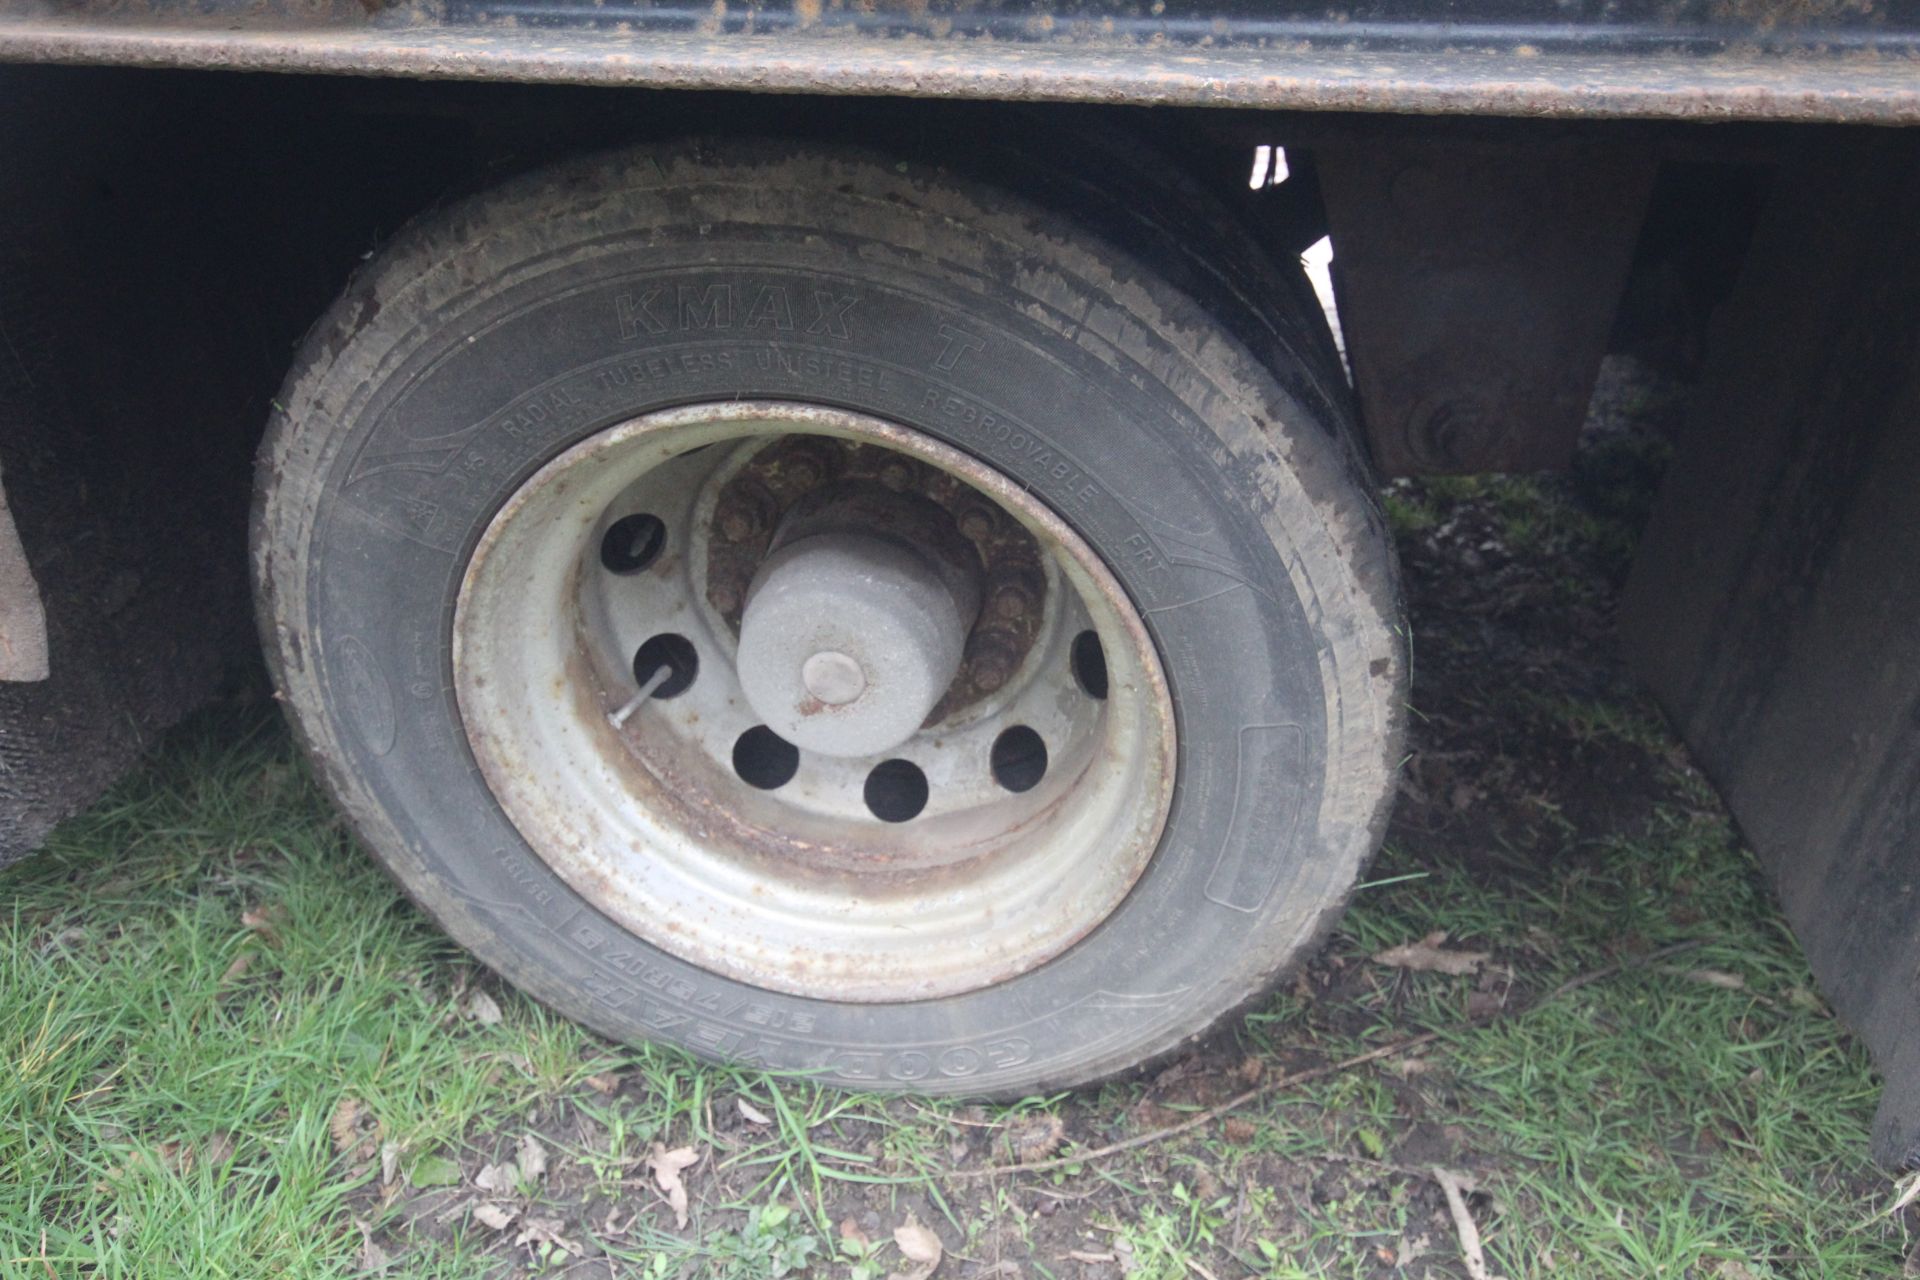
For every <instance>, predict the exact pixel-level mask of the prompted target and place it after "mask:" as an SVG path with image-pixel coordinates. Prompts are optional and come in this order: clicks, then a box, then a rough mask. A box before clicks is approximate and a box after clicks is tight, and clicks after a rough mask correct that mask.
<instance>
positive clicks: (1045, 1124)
mask: <svg viewBox="0 0 1920 1280" xmlns="http://www.w3.org/2000/svg"><path fill="white" fill-rule="evenodd" d="M1066 1137H1067V1126H1066V1122H1065V1121H1063V1120H1061V1119H1060V1117H1059V1116H1054V1115H1047V1116H1036V1117H1034V1119H1032V1120H1031V1121H1029V1122H1027V1123H1026V1124H1023V1125H1021V1126H1020V1127H1019V1128H1018V1129H1015V1130H1014V1131H1013V1134H1012V1137H1011V1141H1012V1143H1013V1158H1014V1159H1015V1160H1016V1161H1017V1162H1019V1163H1020V1164H1033V1163H1034V1162H1035V1161H1038V1160H1045V1159H1046V1158H1047V1157H1048V1156H1051V1155H1052V1154H1053V1153H1054V1152H1056V1151H1058V1150H1059V1149H1060V1144H1061V1143H1063V1142H1065V1141H1066Z"/></svg>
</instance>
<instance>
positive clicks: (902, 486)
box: [879, 458, 913, 493]
mask: <svg viewBox="0 0 1920 1280" xmlns="http://www.w3.org/2000/svg"><path fill="white" fill-rule="evenodd" d="M879 479H880V483H881V484H883V485H885V486H886V487H887V488H889V489H891V490H893V491H894V492H895V493H905V492H906V491H907V489H908V487H909V486H911V485H912V484H913V466H912V464H911V463H908V462H903V461H901V460H899V459H897V458H896V459H894V460H893V461H891V462H886V463H882V464H881V467H880V475H879Z"/></svg>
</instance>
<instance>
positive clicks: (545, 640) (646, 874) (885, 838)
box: [452, 402, 1176, 1002]
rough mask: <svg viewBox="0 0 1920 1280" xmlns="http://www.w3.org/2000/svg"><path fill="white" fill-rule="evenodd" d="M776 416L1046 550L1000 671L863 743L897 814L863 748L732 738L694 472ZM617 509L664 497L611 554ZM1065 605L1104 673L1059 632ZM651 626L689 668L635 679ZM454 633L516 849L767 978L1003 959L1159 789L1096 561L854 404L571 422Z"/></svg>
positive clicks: (458, 686)
mask: <svg viewBox="0 0 1920 1280" xmlns="http://www.w3.org/2000/svg"><path fill="white" fill-rule="evenodd" d="M801 436H805V437H820V438H823V439H824V440H825V441H827V442H829V444H830V446H831V447H832V448H836V449H861V448H864V449H868V450H871V449H874V448H882V449H885V450H888V451H891V452H892V453H895V454H898V455H901V456H903V457H905V458H907V459H910V460H912V461H913V462H914V463H916V464H918V465H920V466H922V467H925V468H930V469H932V470H931V471H930V472H928V473H926V474H929V475H935V477H936V478H935V483H938V484H940V485H944V486H946V487H947V489H948V490H949V491H951V490H952V488H953V480H955V479H957V480H958V481H960V482H962V483H963V484H964V485H965V486H967V487H968V488H969V490H970V491H972V492H973V493H977V494H978V495H984V496H985V497H986V498H987V499H989V500H991V502H992V503H993V504H994V506H995V508H996V509H997V513H998V515H999V516H1000V517H1002V518H1005V519H1010V520H1012V521H1014V522H1017V524H1018V525H1019V526H1020V527H1021V528H1023V529H1024V530H1025V531H1026V533H1027V534H1029V535H1031V537H1032V539H1033V541H1034V543H1035V544H1037V546H1038V547H1039V548H1040V550H1041V552H1042V554H1043V556H1044V559H1045V562H1046V564H1045V578H1046V588H1045V609H1046V617H1045V618H1044V619H1043V620H1042V621H1040V622H1039V624H1038V626H1037V630H1036V631H1035V632H1034V636H1033V639H1032V642H1031V648H1030V649H1028V650H1027V652H1026V653H1025V655H1024V658H1023V659H1022V660H1021V661H1020V663H1019V665H1018V667H1017V669H1016V670H1015V671H1014V673H1013V675H1012V677H1011V678H1010V679H1008V680H1007V681H1006V682H1005V683H1004V685H1002V686H1001V687H1000V688H999V689H997V690H995V691H994V692H992V693H989V694H987V695H985V696H983V697H981V698H980V700H979V701H978V702H977V704H975V705H973V706H970V707H968V708H966V709H963V710H961V711H958V712H956V713H953V714H950V715H947V716H945V717H944V718H942V719H941V720H939V721H938V722H937V723H934V724H932V725H929V726H927V727H923V728H921V729H920V730H919V731H918V732H917V733H916V734H915V735H914V736H913V737H912V738H911V739H909V740H908V741H907V742H906V743H904V744H902V745H901V746H899V747H897V748H895V749H893V750H891V751H889V752H886V753H884V755H885V758H886V760H889V761H893V760H905V761H908V762H909V764H910V766H911V767H912V768H914V769H917V770H919V772H920V774H921V776H922V777H923V778H924V780H925V782H926V792H927V798H926V801H925V807H924V809H923V810H921V811H920V812H919V813H918V814H916V815H915V816H913V817H912V818H911V820H907V821H899V822H889V821H883V820H881V818H880V817H878V816H876V814H877V813H878V812H879V811H878V810H875V809H871V808H869V807H867V802H866V798H867V796H868V795H871V794H873V792H872V791H871V790H870V787H869V784H868V783H867V782H866V781H864V780H865V779H867V778H869V777H871V775H872V774H873V772H874V770H875V769H876V767H877V766H879V765H881V764H882V760H881V759H880V758H873V759H851V760H849V759H836V758H830V757H824V756H816V755H814V754H813V753H801V755H800V759H799V762H798V767H797V770H796V771H795V772H794V773H793V774H792V775H791V777H790V779H789V780H788V781H786V782H785V783H783V784H782V785H780V786H778V787H775V788H772V789H763V787H762V786H760V785H755V784H750V783H749V782H747V781H746V780H745V779H744V776H743V774H742V773H741V772H740V771H739V770H737V769H736V767H735V761H736V760H738V759H739V757H738V756H737V755H736V754H735V748H736V747H737V746H738V744H739V743H740V742H741V740H742V735H744V734H746V733H748V731H749V730H752V729H754V727H755V726H756V725H759V724H760V718H759V717H758V716H757V715H756V713H755V712H754V710H753V708H752V707H751V706H750V705H749V704H748V702H747V700H746V698H745V697H744V695H743V692H742V689H741V686H740V683H739V679H738V677H737V676H736V675H735V674H734V670H733V658H734V654H735V648H736V636H735V635H734V633H733V631H732V630H731V629H730V627H729V625H728V623H727V622H726V620H725V618H724V617H723V616H722V615H721V614H720V613H719V612H718V610H717V609H716V607H715V606H714V605H713V604H712V603H711V601H710V599H709V597H710V596H711V595H712V594H714V593H713V592H711V591H710V590H709V586H710V584H709V583H708V582H707V579H706V575H707V567H708V562H709V559H710V557H711V555H712V550H711V546H710V540H711V539H712V538H714V537H717V536H719V535H717V534H716V533H715V532H714V526H713V520H714V508H715V504H716V501H717V500H718V499H717V498H716V495H717V494H718V493H719V492H721V486H722V485H723V484H724V482H725V481H726V479H727V478H728V477H729V476H731V475H733V474H735V473H736V472H737V471H738V469H739V468H741V467H743V466H747V465H751V464H754V460H755V459H757V458H763V457H765V456H767V455H766V454H764V453H762V452H761V451H762V450H763V449H765V448H767V447H768V446H770V445H772V444H774V443H775V442H777V441H781V440H785V439H791V438H793V437H801ZM857 456H863V457H864V456H870V455H869V454H859V455H857ZM640 515H646V516H651V517H654V518H656V519H657V520H659V521H660V522H661V525H662V526H663V529H664V541H663V543H662V544H661V546H660V549H659V551H658V552H657V555H656V558H654V559H652V560H651V561H650V562H649V563H648V564H647V565H646V567H645V568H644V569H643V570H642V571H639V572H637V573H632V574H616V573H613V572H611V571H609V570H608V568H607V563H608V562H606V561H604V560H603V559H602V555H601V547H602V544H603V543H604V542H606V541H607V539H608V537H609V532H608V531H609V530H610V529H612V527H613V526H614V525H615V524H616V523H617V522H619V521H622V520H623V519H626V518H627V517H631V516H640ZM634 523H635V522H633V521H629V522H628V525H623V526H622V529H623V530H624V529H625V528H627V527H629V526H631V525H633V524H634ZM982 554H985V553H984V552H983V553H982ZM1088 632H1091V633H1092V634H1093V635H1095V636H1097V637H1098V651H1099V654H1100V655H1101V656H1102V657H1103V658H1104V669H1105V690H1104V693H1105V696H1104V697H1103V698H1102V697H1095V696H1093V693H1092V692H1090V689H1092V687H1093V684H1092V682H1090V681H1089V680H1088V679H1087V670H1086V666H1085V664H1084V663H1081V662H1080V661H1078V658H1077V655H1078V654H1080V652H1081V650H1080V649H1077V648H1076V645H1078V646H1081V647H1084V645H1085V640H1084V637H1085V634H1086V633H1088ZM660 635H673V636H679V637H682V638H683V639H684V640H685V641H687V642H689V643H690V645H691V648H692V649H693V651H694V653H695V656H696V658H697V662H698V667H697V671H696V672H695V673H694V674H693V676H692V679H691V683H690V684H688V685H687V686H686V687H685V688H684V689H683V690H680V691H679V692H677V693H676V694H674V695H673V696H671V697H664V698H663V697H653V698H647V699H645V700H642V701H640V702H638V703H637V704H636V702H635V696H636V694H637V693H639V692H640V689H639V687H638V683H637V681H636V678H635V675H634V668H633V665H632V663H633V658H632V657H631V655H633V654H635V652H636V651H637V649H638V648H639V646H641V645H643V644H645V643H646V642H647V641H648V640H650V639H652V638H653V637H655V636H660ZM452 643H453V666H454V679H455V690H456V695H457V698H458V703H459V708H460V714H461V719H462V723H463V727H464V729H465V732H466V736H467V740H468V743H469V745H470V746H471V748H472V751H473V754H474V757H475V760H476V761H477V763H478V765H479V767H480V770H481V772H482V774H483V776H484V777H485V779H486V781H487V784H488V786H489V788H490V789H491V791H492V793H493V795H494V797H495V798H496V799H497V800H498V802H499V803H500V805H501V807H502V809H503V810H504V811H505V813H506V814H507V816H508V818H509V819H510V820H511V821H512V823H513V825H514V826H515V828H516V829H517V830H518V831H519V833H520V835H521V836H522V837H523V838H524V839H525V840H526V842H527V844H528V845H529V846H530V848H531V849H532V850H533V852H534V853H535V854H536V855H537V856H539V857H540V858H541V859H542V860H543V861H545V862H546V863H547V864H548V865H549V866H551V867H552V868H553V869H554V871H555V872H556V873H557V874H558V875H560V877H561V878H562V879H563V880H565V881H566V882H567V883H568V884H569V885H570V886H571V887H572V888H574V889H575V890H576V891H577V892H579V893H580V894H581V895H582V896H583V897H585V898H586V899H587V900H588V901H589V902H590V903H591V904H592V905H593V906H594V907H596V908H597V909H598V910H600V911H602V912H603V913H605V914H606V915H607V916H609V917H610V918H611V919H613V920H614V921H616V922H617V923H619V924H620V925H622V926H624V927H625V928H626V929H628V930H630V931H631V932H632V933H634V934H636V935H638V936H639V937H641V938H643V939H645V940H646V941H647V942H649V943H651V944H652V945H653V946H656V947H658V948H660V949H661V950H663V951H665V952H667V953H669V954H671V955H674V956H677V957H679V958H681V959H683V960H686V961H688V962H690V963H693V964H696V965H698V966H700V967H702V968H704V969H707V970H710V971H712V972H715V973H719V974H723V975H725V976H728V977H731V978H735V979H738V980H740V981H743V982H747V983H750V984H752V985H755V986H759V987H763V988H766V989H769V990H775V991H783V992H787V993H790V994H794V995H800V996H809V997H815V998H828V999H834V1000H840V1001H863V1002H882V1001H901V1000H914V999H926V998H931V997H937V996H946V995H955V994H960V993H963V992H967V991H973V990H978V989H981V988H983V987H987V986H991V985H994V984H996V983H999V982H1003V981H1006V980H1007V979H1009V978H1012V977H1015V976H1017V975H1019V974H1021V973H1025V972H1028V971H1030V970H1032V969H1034V968H1036V967H1038V966H1039V965H1041V964H1043V963H1045V962H1046V961H1047V960H1049V959H1051V958H1053V957H1054V956H1057V955H1059V954H1060V953H1061V952H1063V951H1065V950H1066V949H1067V948H1069V947H1071V946H1072V945H1073V944H1074V943H1075V942H1077V941H1079V940H1080V939H1081V938H1083V937H1085V936H1086V935H1087V934H1088V933H1090V932H1091V931H1092V930H1093V929H1094V928H1095V927H1097V926H1098V925H1099V924H1100V923H1101V922H1102V921H1103V920H1105V919H1106V918H1107V917H1108V916H1109V915H1110V914H1111V913H1112V912H1113V910H1114V909H1115V908H1116V907H1117V906H1118V905H1119V904H1120V902H1121V901H1122V900H1123V899H1124V898H1125V897H1126V895H1127V893H1128V891H1129V890H1130V889H1131V888H1132V886H1133V884H1134V883H1135V881H1136V880H1137V879H1138V878H1139V876H1140V875H1141V873H1142V872H1143V871H1144V870H1145V868H1146V866H1147V863H1148V861H1149V859H1150V858H1151V857H1152V856H1153V852H1154V849H1155V847H1156V846H1157V844H1158V842H1159V839H1160V835H1161V832H1162V830H1163V828H1164V826H1165V823H1166V817H1167V812H1168V808H1169V806H1170V803H1171V797H1172V790H1173V781H1174V772H1175V759H1176V756H1175V749H1174V748H1175V744H1174V716H1173V707H1172V702H1171V699H1170V697H1169V695H1168V691H1167V685H1166V680H1165V677H1164V674H1163V672H1162V670H1161V667H1160V663H1159V660H1158V657H1157V655H1156V653H1155V651H1154V647H1153V644H1152V642H1151V640H1150V638H1149V637H1148V634H1147V632H1146V629H1145V627H1144V625H1143V624H1142V622H1141V619H1140V617H1139V615H1138V613H1137V612H1136V611H1135V610H1134V608H1133V607H1132V605H1131V603H1130V602H1129V601H1128V599H1127V597H1126V595H1125V593H1124V591H1123V590H1122V589H1121V587H1120V584H1119V582H1118V581H1117V580H1116V579H1115V578H1114V576H1113V574H1112V573H1111V572H1110V571H1109V570H1108V569H1107V567H1106V566H1105V565H1104V564H1103V563H1102V562H1101V560H1100V558H1099V557H1098V556H1097V555H1096V554H1095V553H1094V552H1093V550H1092V549H1091V548H1090V547H1089V546H1088V545H1087V544H1086V543H1085V542H1084V541H1083V540H1082V539H1081V538H1080V537H1079V536H1078V535H1077V534H1076V533H1075V532H1073V530H1072V529H1070V528H1069V527H1068V526H1067V525H1066V524H1065V523H1064V522H1063V521H1061V520H1060V519H1059V518H1058V517H1057V516H1056V515H1054V514H1053V513H1052V512H1051V511H1050V510H1049V509H1048V508H1046V507H1045V506H1043V505H1042V504H1041V503H1039V502H1038V501H1037V500H1036V499H1035V498H1034V497H1033V496H1032V495H1031V494H1029V493H1028V492H1026V491H1025V490H1024V489H1023V488H1021V487H1020V486H1018V485H1016V484H1014V483H1012V482H1011V481H1009V480H1007V479H1005V478H1004V477H1002V476H1001V475H1000V474H999V473H998V472H996V471H994V470H993V469H992V468H990V467H987V466H985V465H983V464H982V463H980V462H979V461H978V460H976V459H973V458H971V457H969V456H967V455H965V454H963V453H960V452H959V451H957V450H954V449H952V448H950V447H948V446H946V445H943V444H941V443H939V442H937V441H935V440H933V439H931V438H929V437H927V436H924V435H922V434H920V433H918V432H915V431H912V430H910V429H908V428H905V427H901V426H898V425H896V424H893V423H890V422H886V421H883V420H881V419H878V418H875V417H871V416H867V415H863V414H857V413H852V412H846V411H841V410H835V409H826V408H821V407H817V406H812V405H803V404H788V403H777V402H767V403H745V402H728V403H716V404H703V405H692V406H686V407H682V408H677V409H670V410H664V411H661V412H657V413H652V414H647V415H644V416H642V417H638V418H634V419H631V420H629V421H627V422H623V423H620V424H618V425H616V426H613V427H610V428H608V429H606V430H604V431H601V432H599V433H597V434H596V435H594V436H591V437H589V438H588V439H586V440H584V441H581V442H580V443H579V444H576V445H575V446H573V447H572V448H570V449H568V450H567V451H566V452H565V453H563V454H561V455H560V456H559V457H557V458H555V459H553V460H552V461H551V462H549V463H548V464H547V465H546V466H544V467H542V468H541V469H540V470H539V471H538V472H537V473H535V474H534V475H533V476H532V477H530V478H529V479H528V480H527V481H526V482H525V483H523V484H522V485H521V486H520V488H519V489H518V490H517V491H516V492H515V493H514V494H513V495H512V496H511V497H510V498H509V499H508V500H507V502H506V503H505V504H504V505H503V506H502V507H501V509H500V511H499V512H498V513H497V514H496V515H495V517H494V518H493V520H492V521H491V523H490V524H489V525H488V527H487V528H486V530H485V531H484V533H483V534H482V535H481V538H480V540H479V543H478V545H477V546H476V548H475V550H474V553H473V557H472V559H471V560H470V562H469V564H468V566H467V569H466V573H465V576H464V578H463V581H462V584H461V589H460V595H459V600H458V603H457V606H456V609H455V616H454V626H453V637H452ZM1017 726H1023V727H1025V728H1027V729H1029V730H1032V731H1033V732H1034V733H1037V734H1038V735H1039V737H1040V738H1041V739H1042V740H1043V741H1044V742H1045V744H1046V748H1047V752H1046V762H1045V765H1044V768H1045V773H1044V774H1043V775H1042V776H1041V777H1040V779H1039V781H1038V782H1037V783H1033V784H1031V785H1030V788H1029V789H1027V790H1022V791H1013V790H1010V789H1009V787H1008V785H1007V784H1006V783H1005V782H1004V781H1002V779H1003V778H1005V777H1006V776H1007V774H1006V773H1005V772H1003V771H999V770H998V766H997V764H996V757H995V755H994V750H993V747H994V744H995V743H996V741H998V740H1000V739H1001V737H1002V736H1003V735H1006V734H1008V732H1009V730H1010V729H1012V728H1014V727H1017ZM756 776H758V775H756ZM1021 780H1022V781H1024V778H1022V779H1021ZM764 781H765V779H764V778H762V782H764ZM609 959H611V960H613V961H614V962H616V963H629V964H632V965H635V966H639V965H642V964H643V963H644V961H643V960H642V959H641V958H640V957H638V956H632V957H626V958H625V959H624V960H623V959H622V958H621V957H609ZM638 971H639V970H638V969H637V968H636V972H638Z"/></svg>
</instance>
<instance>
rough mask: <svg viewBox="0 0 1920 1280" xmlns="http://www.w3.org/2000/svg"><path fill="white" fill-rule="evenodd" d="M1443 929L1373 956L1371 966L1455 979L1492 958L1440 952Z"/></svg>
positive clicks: (1478, 953) (1483, 954)
mask: <svg viewBox="0 0 1920 1280" xmlns="http://www.w3.org/2000/svg"><path fill="white" fill-rule="evenodd" d="M1446 940H1447V934H1446V930H1444V929H1440V930H1435V931H1434V932H1433V933H1430V934H1428V935H1427V936H1426V937H1424V938H1422V939H1420V941H1418V942H1408V943H1404V944H1402V945H1400V946H1397V947H1388V948H1387V949H1386V950H1385V951H1381V952H1377V953H1376V954H1375V955H1374V957H1373V962H1374V963H1375V964H1383V965H1386V966H1388V967H1389V968H1393V969H1413V970H1416V971H1417V972H1420V973H1450V974H1453V975H1454V976H1455V977H1460V976H1462V975H1465V974H1469V973H1472V972H1473V971H1474V970H1476V969H1478V968H1479V967H1480V966H1481V965H1483V964H1485V963H1486V962H1487V961H1488V960H1491V959H1492V958H1493V953H1492V952H1490V951H1443V950H1441V948H1440V944H1441V943H1443V942H1445V941H1446Z"/></svg>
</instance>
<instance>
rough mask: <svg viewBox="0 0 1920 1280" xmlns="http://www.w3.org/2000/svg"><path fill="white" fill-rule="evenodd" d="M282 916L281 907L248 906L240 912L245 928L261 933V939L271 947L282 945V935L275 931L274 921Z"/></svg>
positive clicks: (241, 921)
mask: <svg viewBox="0 0 1920 1280" xmlns="http://www.w3.org/2000/svg"><path fill="white" fill-rule="evenodd" d="M279 916H280V908H279V907H270V906H256V907H248V908H247V909H246V910H245V911H242V912H241V913H240V923H241V925H242V926H244V927H245V928H248V929H251V930H253V932H255V933H257V934H259V935H260V940H261V941H262V942H265V943H266V944H267V945H268V946H270V947H277V946H279V945H280V935H279V934H277V933H275V932H274V931H273V922H274V921H275V920H276V919H278V918H279Z"/></svg>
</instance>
